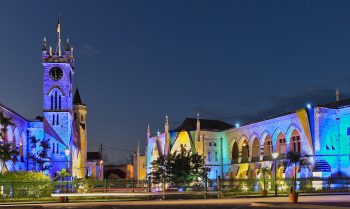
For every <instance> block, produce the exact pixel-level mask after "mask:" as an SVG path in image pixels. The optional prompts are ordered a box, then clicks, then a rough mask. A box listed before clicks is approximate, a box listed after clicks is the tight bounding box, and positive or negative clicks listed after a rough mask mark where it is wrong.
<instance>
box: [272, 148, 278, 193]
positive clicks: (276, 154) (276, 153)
mask: <svg viewBox="0 0 350 209" xmlns="http://www.w3.org/2000/svg"><path fill="white" fill-rule="evenodd" d="M277 157H278V152H274V153H272V158H273V160H274V161H275V166H274V167H275V196H277V181H276V177H277V163H276V160H277Z"/></svg>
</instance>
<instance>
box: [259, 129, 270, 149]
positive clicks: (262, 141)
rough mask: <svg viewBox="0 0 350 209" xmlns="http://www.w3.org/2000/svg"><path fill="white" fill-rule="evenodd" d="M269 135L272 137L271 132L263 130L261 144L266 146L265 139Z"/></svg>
mask: <svg viewBox="0 0 350 209" xmlns="http://www.w3.org/2000/svg"><path fill="white" fill-rule="evenodd" d="M267 136H270V137H272V135H271V134H270V132H269V131H267V130H265V131H264V132H262V134H261V137H260V146H264V140H265V138H266V137H267Z"/></svg>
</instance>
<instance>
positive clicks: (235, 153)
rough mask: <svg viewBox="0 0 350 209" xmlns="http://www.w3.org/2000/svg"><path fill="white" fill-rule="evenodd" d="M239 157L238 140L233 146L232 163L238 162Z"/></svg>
mask: <svg viewBox="0 0 350 209" xmlns="http://www.w3.org/2000/svg"><path fill="white" fill-rule="evenodd" d="M238 158H239V148H238V143H237V142H236V141H234V142H233V144H232V148H231V160H232V163H237V162H238Z"/></svg>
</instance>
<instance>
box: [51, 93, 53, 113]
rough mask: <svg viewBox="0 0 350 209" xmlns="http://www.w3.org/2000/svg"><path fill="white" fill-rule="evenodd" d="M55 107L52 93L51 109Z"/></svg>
mask: <svg viewBox="0 0 350 209" xmlns="http://www.w3.org/2000/svg"><path fill="white" fill-rule="evenodd" d="M52 109H53V95H51V110H52Z"/></svg>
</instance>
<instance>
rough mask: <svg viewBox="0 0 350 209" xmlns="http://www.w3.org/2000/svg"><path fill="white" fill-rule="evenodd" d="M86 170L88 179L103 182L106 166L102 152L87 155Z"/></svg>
mask: <svg viewBox="0 0 350 209" xmlns="http://www.w3.org/2000/svg"><path fill="white" fill-rule="evenodd" d="M86 169H87V171H88V175H87V176H88V177H95V178H96V179H99V180H103V170H104V165H103V160H102V156H101V153H100V152H88V153H87V160H86Z"/></svg>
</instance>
